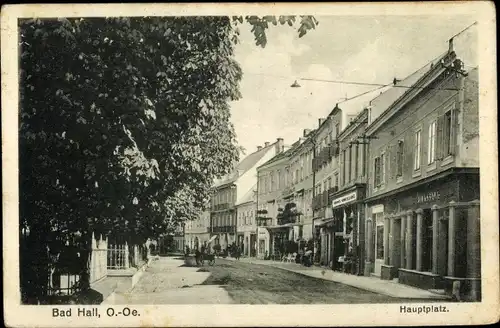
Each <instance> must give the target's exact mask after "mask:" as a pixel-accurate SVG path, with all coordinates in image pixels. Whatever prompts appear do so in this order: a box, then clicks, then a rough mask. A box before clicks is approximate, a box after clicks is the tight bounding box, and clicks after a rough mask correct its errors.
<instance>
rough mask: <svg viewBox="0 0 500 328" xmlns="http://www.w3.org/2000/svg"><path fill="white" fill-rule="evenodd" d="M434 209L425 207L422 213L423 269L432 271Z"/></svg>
mask: <svg viewBox="0 0 500 328" xmlns="http://www.w3.org/2000/svg"><path fill="white" fill-rule="evenodd" d="M432 230H433V227H432V211H431V210H430V209H425V210H424V212H423V214H422V234H423V236H422V271H424V272H430V271H432Z"/></svg>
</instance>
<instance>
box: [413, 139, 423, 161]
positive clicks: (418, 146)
mask: <svg viewBox="0 0 500 328" xmlns="http://www.w3.org/2000/svg"><path fill="white" fill-rule="evenodd" d="M421 139H422V131H421V130H418V131H417V132H415V152H414V154H413V156H414V157H413V170H415V171H418V170H420V153H421V152H422V145H421V141H422V140H421Z"/></svg>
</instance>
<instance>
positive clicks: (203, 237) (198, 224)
mask: <svg viewBox="0 0 500 328" xmlns="http://www.w3.org/2000/svg"><path fill="white" fill-rule="evenodd" d="M184 229H185V230H184V240H185V244H186V246H188V247H189V248H190V249H192V250H196V249H201V247H202V246H203V245H204V244H205V243H208V241H209V239H210V211H208V210H207V211H204V212H203V213H202V214H201V215H200V217H198V218H196V219H194V220H191V221H188V222H186V225H185V228H184Z"/></svg>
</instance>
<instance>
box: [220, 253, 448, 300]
mask: <svg viewBox="0 0 500 328" xmlns="http://www.w3.org/2000/svg"><path fill="white" fill-rule="evenodd" d="M228 259H229V258H228ZM229 260H231V261H234V259H232V258H231V259H229ZM240 261H244V262H246V263H252V264H260V265H268V266H273V267H276V268H280V269H283V270H287V271H291V272H295V273H298V274H301V275H305V276H309V277H313V278H319V279H325V280H330V281H334V282H338V283H341V284H344V285H349V286H352V287H356V288H359V289H364V290H367V291H370V292H374V293H378V294H382V295H387V296H391V297H398V298H408V299H420V300H422V299H429V300H448V299H449V297H448V296H446V295H440V294H436V293H432V292H429V291H427V290H424V289H419V288H414V287H411V286H407V285H403V284H399V283H397V282H393V281H389V280H382V279H379V278H375V277H365V276H356V275H350V274H346V273H341V272H336V271H333V270H330V269H326V268H320V267H315V266H312V267H305V266H303V265H300V264H297V263H284V262H278V261H270V260H269V261H264V260H258V259H255V258H242V259H240Z"/></svg>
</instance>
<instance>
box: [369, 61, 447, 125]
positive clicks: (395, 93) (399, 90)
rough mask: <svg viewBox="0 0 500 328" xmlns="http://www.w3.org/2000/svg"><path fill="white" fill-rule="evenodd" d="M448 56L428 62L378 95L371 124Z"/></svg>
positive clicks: (374, 101)
mask: <svg viewBox="0 0 500 328" xmlns="http://www.w3.org/2000/svg"><path fill="white" fill-rule="evenodd" d="M447 55H448V52H445V53H443V54H442V55H440V56H439V57H438V58H436V59H434V60H432V61H430V62H428V63H427V64H426V65H425V66H423V67H422V68H420V69H418V70H417V71H415V72H413V73H412V74H410V75H408V76H407V77H405V78H404V79H403V80H401V81H399V82H397V83H396V84H395V85H393V86H392V87H390V88H388V89H387V90H386V91H384V92H382V93H380V95H378V96H377V97H375V98H373V99H372V100H371V101H370V107H371V117H370V118H369V120H370V122H369V124H371V123H372V122H373V121H375V120H376V119H377V118H378V117H379V116H380V115H381V114H382V113H383V112H384V111H386V110H387V109H388V108H389V107H390V106H391V105H392V104H394V103H395V102H396V101H397V100H398V99H400V98H401V97H402V96H403V95H404V94H406V93H407V92H408V91H410V90H411V87H412V86H413V85H415V84H416V83H417V82H418V81H419V80H420V79H422V78H423V77H424V76H425V75H426V73H428V72H429V71H430V70H431V69H432V68H433V67H434V65H435V64H437V63H439V62H440V61H441V59H443V58H444V57H446V56H447Z"/></svg>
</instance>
